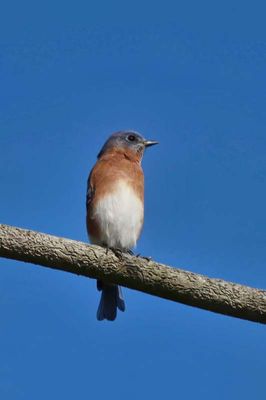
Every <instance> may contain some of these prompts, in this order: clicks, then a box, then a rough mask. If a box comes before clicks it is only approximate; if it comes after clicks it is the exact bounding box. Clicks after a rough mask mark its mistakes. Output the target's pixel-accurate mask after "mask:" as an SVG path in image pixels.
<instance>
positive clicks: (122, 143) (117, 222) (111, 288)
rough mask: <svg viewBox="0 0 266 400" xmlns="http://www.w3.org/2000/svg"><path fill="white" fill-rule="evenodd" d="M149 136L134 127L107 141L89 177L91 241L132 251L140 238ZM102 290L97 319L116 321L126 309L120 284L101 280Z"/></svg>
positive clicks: (88, 226) (88, 200)
mask: <svg viewBox="0 0 266 400" xmlns="http://www.w3.org/2000/svg"><path fill="white" fill-rule="evenodd" d="M157 143H158V142H155V141H151V140H145V139H144V138H143V137H142V136H141V135H140V134H139V133H137V132H134V131H120V132H117V133H114V134H113V135H111V136H110V138H109V139H108V140H107V141H106V143H105V144H104V146H103V148H102V149H101V151H100V153H99V154H98V161H97V162H96V164H95V165H94V167H93V169H92V170H91V173H90V175H89V178H88V186H87V200H86V206H87V231H88V235H89V237H90V240H91V243H93V244H97V245H100V246H104V247H106V248H113V249H118V250H120V251H124V252H129V251H130V250H131V249H132V248H133V247H134V246H135V245H136V242H137V240H138V238H139V235H140V232H141V229H142V225H143V217H144V176H143V171H142V168H141V160H142V157H143V154H144V150H145V149H146V147H149V146H152V145H154V144H157ZM97 288H98V290H100V291H102V295H101V300H100V304H99V307H98V311H97V319H98V320H99V321H102V320H103V319H107V320H109V321H113V320H115V318H116V313H117V308H118V309H119V310H120V311H125V302H124V299H123V296H122V291H121V288H120V287H119V286H118V285H114V284H110V283H106V282H102V281H100V280H98V281H97Z"/></svg>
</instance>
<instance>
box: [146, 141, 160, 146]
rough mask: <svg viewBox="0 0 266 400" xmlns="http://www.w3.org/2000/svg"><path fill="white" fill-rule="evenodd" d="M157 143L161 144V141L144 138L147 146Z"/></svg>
mask: <svg viewBox="0 0 266 400" xmlns="http://www.w3.org/2000/svg"><path fill="white" fill-rule="evenodd" d="M155 144H159V142H156V141H155V140H144V146H145V147H150V146H154V145H155Z"/></svg>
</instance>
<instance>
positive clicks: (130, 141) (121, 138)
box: [98, 131, 158, 158]
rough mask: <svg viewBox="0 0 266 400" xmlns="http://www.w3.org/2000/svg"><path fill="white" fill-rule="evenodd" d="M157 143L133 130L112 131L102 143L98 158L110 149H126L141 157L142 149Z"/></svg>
mask: <svg viewBox="0 0 266 400" xmlns="http://www.w3.org/2000/svg"><path fill="white" fill-rule="evenodd" d="M155 144H158V142H156V141H154V140H146V139H144V137H142V136H141V135H140V134H139V133H138V132H135V131H119V132H116V133H113V134H112V135H111V136H110V137H109V139H107V141H106V142H105V144H104V145H103V148H102V149H101V151H100V153H99V154H98V158H100V157H101V156H102V155H103V154H104V153H105V152H106V151H108V150H111V149H128V150H131V151H133V152H135V153H136V155H137V154H138V155H139V156H140V157H142V155H143V153H144V150H145V149H146V148H147V147H150V146H153V145H155Z"/></svg>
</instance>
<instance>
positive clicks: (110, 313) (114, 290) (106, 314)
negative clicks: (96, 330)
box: [97, 281, 125, 321]
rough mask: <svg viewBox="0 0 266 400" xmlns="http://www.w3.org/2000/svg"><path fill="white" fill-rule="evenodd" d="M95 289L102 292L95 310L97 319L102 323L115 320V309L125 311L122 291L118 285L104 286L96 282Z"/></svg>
mask: <svg viewBox="0 0 266 400" xmlns="http://www.w3.org/2000/svg"><path fill="white" fill-rule="evenodd" d="M97 288H98V289H99V290H102V295H101V300H100V304H99V307H98V310H97V319H98V321H102V320H104V319H107V320H108V321H114V320H115V319H116V314H117V308H118V309H119V310H120V311H125V302H124V299H123V296H122V290H121V288H120V287H119V286H118V285H110V284H104V283H103V282H100V281H98V282H97Z"/></svg>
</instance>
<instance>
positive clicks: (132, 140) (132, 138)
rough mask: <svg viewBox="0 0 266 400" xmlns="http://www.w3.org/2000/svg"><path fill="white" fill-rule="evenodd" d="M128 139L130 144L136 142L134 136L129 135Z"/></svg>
mask: <svg viewBox="0 0 266 400" xmlns="http://www.w3.org/2000/svg"><path fill="white" fill-rule="evenodd" d="M127 138H128V140H129V141H130V142H134V141H135V140H136V136H134V135H129V136H128V137H127Z"/></svg>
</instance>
